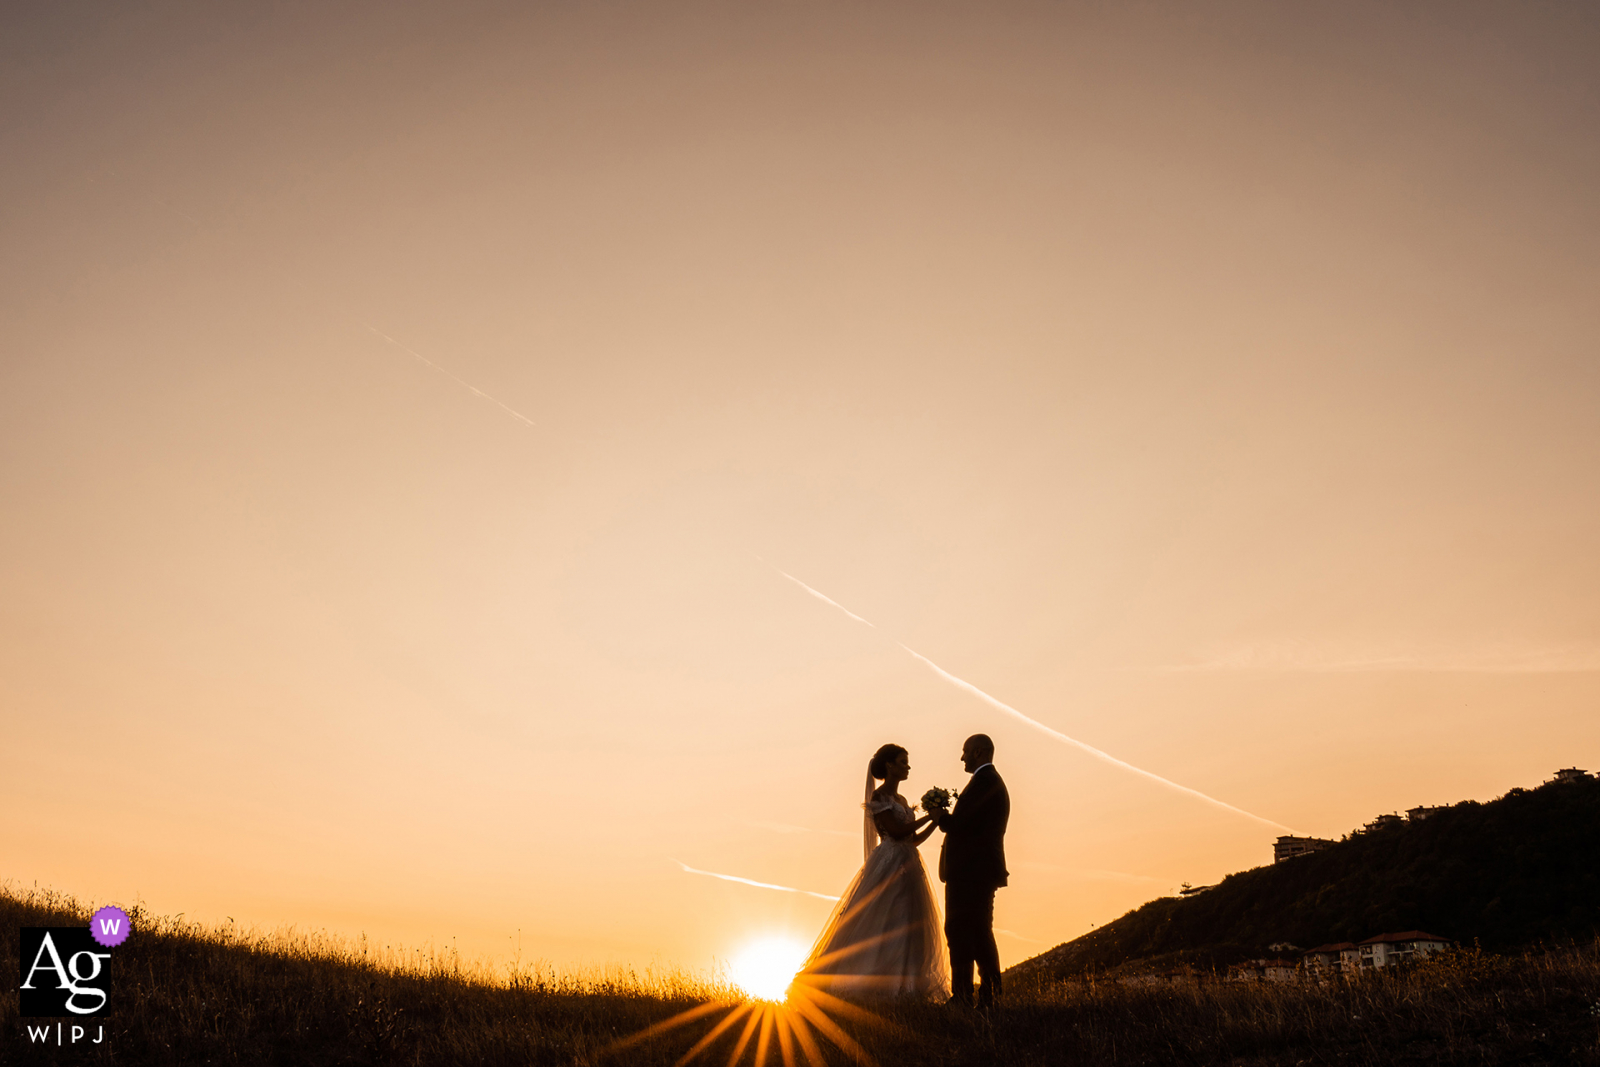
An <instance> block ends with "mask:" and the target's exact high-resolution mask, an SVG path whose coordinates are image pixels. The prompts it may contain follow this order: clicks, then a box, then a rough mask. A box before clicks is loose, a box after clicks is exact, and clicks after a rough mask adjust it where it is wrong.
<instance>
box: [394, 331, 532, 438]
mask: <svg viewBox="0 0 1600 1067" xmlns="http://www.w3.org/2000/svg"><path fill="white" fill-rule="evenodd" d="M365 325H366V327H367V329H369V330H371V331H372V332H373V333H375V334H377V335H378V336H379V337H381V338H383V339H384V340H385V341H388V342H389V343H390V344H392V345H394V346H395V347H396V348H398V349H400V351H402V352H409V353H411V355H413V356H415V357H417V358H418V359H420V360H422V362H424V363H426V364H427V365H428V366H430V367H432V368H433V369H434V370H436V371H438V372H439V373H440V374H442V375H444V376H445V377H446V378H449V379H450V380H451V381H453V382H455V383H456V384H457V385H459V386H461V387H462V388H464V389H467V390H468V391H470V392H471V393H472V395H473V396H481V397H483V399H485V400H487V401H488V402H489V403H491V404H493V405H494V406H495V407H497V408H499V409H500V410H501V411H503V412H505V413H506V414H507V415H510V416H511V417H512V418H513V419H516V420H517V421H518V422H520V423H523V424H525V425H528V426H532V425H533V424H534V422H533V420H532V419H530V418H528V416H526V415H524V414H523V413H522V412H520V411H518V410H517V409H516V408H513V407H508V406H506V405H505V404H502V403H500V401H498V400H496V399H495V398H494V397H492V396H490V395H489V394H488V393H486V392H484V391H483V390H482V389H479V388H478V387H477V386H476V385H473V384H472V383H471V382H469V381H467V380H466V379H464V378H458V377H456V376H455V375H454V374H451V373H450V372H449V371H447V370H445V369H444V368H443V367H441V366H439V364H437V363H435V362H434V361H433V360H431V359H429V358H428V357H427V356H425V355H423V354H422V353H421V352H417V351H415V350H414V349H410V348H407V347H406V346H405V345H403V344H401V343H400V342H399V341H396V340H395V339H394V338H393V337H390V336H389V335H388V334H386V333H384V332H383V331H382V330H380V329H378V328H377V327H376V326H373V325H371V324H370V323H367V324H365Z"/></svg>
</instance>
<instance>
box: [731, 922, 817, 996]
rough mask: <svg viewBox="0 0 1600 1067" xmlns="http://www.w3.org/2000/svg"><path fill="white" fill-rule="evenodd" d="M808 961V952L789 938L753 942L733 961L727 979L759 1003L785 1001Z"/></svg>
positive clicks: (773, 938) (768, 938)
mask: <svg viewBox="0 0 1600 1067" xmlns="http://www.w3.org/2000/svg"><path fill="white" fill-rule="evenodd" d="M805 961H806V948H805V946H804V945H802V944H800V942H798V941H796V940H794V939H793V938H787V937H764V938H761V939H760V940H757V941H752V942H750V944H748V945H746V946H745V947H744V949H743V950H742V951H741V952H740V953H739V954H738V955H737V956H735V957H734V958H733V960H732V962H731V963H730V964H729V967H728V976H729V977H730V978H731V979H732V980H733V983H734V985H737V986H738V987H739V988H740V989H742V990H744V991H745V992H746V993H748V994H749V995H750V996H752V997H755V998H756V999H757V1000H782V999H783V998H784V994H785V993H786V992H787V991H788V989H789V983H790V982H792V981H794V976H795V974H796V973H798V972H799V970H800V967H801V966H802V965H803V964H804V963H805Z"/></svg>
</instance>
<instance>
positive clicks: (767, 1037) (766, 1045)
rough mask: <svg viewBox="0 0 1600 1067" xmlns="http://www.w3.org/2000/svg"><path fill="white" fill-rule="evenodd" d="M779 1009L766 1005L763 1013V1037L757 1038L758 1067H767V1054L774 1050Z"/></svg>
mask: <svg viewBox="0 0 1600 1067" xmlns="http://www.w3.org/2000/svg"><path fill="white" fill-rule="evenodd" d="M777 1015H778V1009H777V1007H776V1006H774V1005H772V1004H767V1005H764V1006H763V1008H762V1012H761V1036H760V1037H758V1038H756V1067H767V1052H768V1051H769V1050H770V1049H771V1048H772V1031H773V1028H774V1027H775V1026H776V1025H777V1023H776V1021H775V1020H776V1019H777Z"/></svg>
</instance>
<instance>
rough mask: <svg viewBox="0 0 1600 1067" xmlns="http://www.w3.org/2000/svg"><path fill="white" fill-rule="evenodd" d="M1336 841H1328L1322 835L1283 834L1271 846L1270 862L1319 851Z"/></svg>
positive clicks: (1280, 861) (1334, 843)
mask: <svg viewBox="0 0 1600 1067" xmlns="http://www.w3.org/2000/svg"><path fill="white" fill-rule="evenodd" d="M1336 844H1338V842H1337V841H1329V840H1327V839H1326V838H1322V837H1289V836H1288V835H1285V836H1283V837H1280V838H1278V840H1277V841H1276V842H1275V843H1274V844H1273V846H1272V862H1273V863H1282V862H1283V861H1284V860H1286V859H1289V858H1290V857H1292V856H1304V855H1307V854H1308V853H1312V852H1321V851H1322V850H1323V849H1325V848H1327V847H1328V846H1329V845H1336Z"/></svg>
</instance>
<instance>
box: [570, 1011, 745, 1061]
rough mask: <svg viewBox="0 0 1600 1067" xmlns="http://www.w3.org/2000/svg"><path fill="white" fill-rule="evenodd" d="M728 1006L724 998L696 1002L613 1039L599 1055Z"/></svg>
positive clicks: (647, 1038)
mask: <svg viewBox="0 0 1600 1067" xmlns="http://www.w3.org/2000/svg"><path fill="white" fill-rule="evenodd" d="M730 1006H731V1005H730V1003H729V1002H728V1001H726V1000H713V1001H708V1002H707V1003H705V1004H697V1005H695V1006H694V1007H692V1008H690V1009H689V1010H688V1011H680V1012H679V1013H678V1014H676V1015H674V1016H673V1017H672V1018H670V1019H663V1020H662V1021H661V1022H658V1023H651V1024H650V1025H649V1026H647V1027H645V1028H644V1029H643V1030H640V1031H639V1032H638V1033H637V1034H629V1035H628V1036H627V1037H624V1038H621V1039H619V1040H617V1041H613V1042H612V1043H611V1044H610V1045H607V1046H606V1048H605V1050H604V1052H602V1053H601V1055H605V1054H606V1053H609V1052H616V1051H618V1050H620V1049H624V1048H627V1047H628V1046H629V1045H636V1044H638V1043H639V1042H641V1041H647V1040H649V1039H650V1038H652V1037H655V1036H657V1035H659V1034H664V1033H666V1032H667V1031H668V1030H676V1029H677V1028H678V1027H680V1026H683V1025H684V1024H685V1023H691V1022H693V1021H694V1020H696V1019H698V1018H700V1017H701V1016H704V1015H710V1014H711V1013H712V1012H714V1011H717V1010H718V1009H720V1008H726V1007H730Z"/></svg>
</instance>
